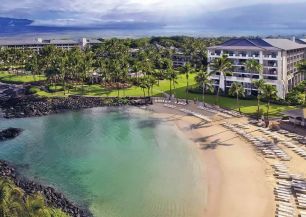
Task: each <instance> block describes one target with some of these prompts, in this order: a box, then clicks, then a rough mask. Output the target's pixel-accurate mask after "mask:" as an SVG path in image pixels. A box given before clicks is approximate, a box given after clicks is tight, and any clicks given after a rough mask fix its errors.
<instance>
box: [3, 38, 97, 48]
mask: <svg viewBox="0 0 306 217" xmlns="http://www.w3.org/2000/svg"><path fill="white" fill-rule="evenodd" d="M100 43H101V42H100V41H99V40H96V39H87V38H81V39H80V40H71V39H42V38H36V39H15V40H4V39H1V40H0V48H1V49H6V48H15V49H31V50H35V51H39V50H41V49H42V48H43V47H45V46H48V45H53V46H56V47H57V48H62V49H71V48H74V47H79V48H81V49H84V48H86V47H91V46H93V45H97V44H100Z"/></svg>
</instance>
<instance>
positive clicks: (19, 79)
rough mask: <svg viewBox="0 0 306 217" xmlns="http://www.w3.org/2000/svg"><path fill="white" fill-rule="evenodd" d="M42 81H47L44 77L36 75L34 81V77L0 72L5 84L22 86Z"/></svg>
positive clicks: (0, 78)
mask: <svg viewBox="0 0 306 217" xmlns="http://www.w3.org/2000/svg"><path fill="white" fill-rule="evenodd" d="M42 80H46V77H45V76H44V75H36V76H35V79H34V77H33V76H32V75H15V74H9V73H7V72H0V81H1V82H4V83H14V84H22V83H31V82H35V81H42Z"/></svg>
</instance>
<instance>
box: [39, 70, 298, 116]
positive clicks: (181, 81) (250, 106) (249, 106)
mask: <svg viewBox="0 0 306 217" xmlns="http://www.w3.org/2000/svg"><path fill="white" fill-rule="evenodd" d="M194 76H195V75H194V74H191V75H190V79H189V84H190V86H191V85H195V81H194ZM57 88H58V89H59V88H60V86H58V87H57ZM185 89H186V78H185V76H184V75H180V76H179V78H178V80H177V84H176V85H175V88H174V90H173V92H174V94H175V96H176V97H177V98H185V97H186V93H185ZM163 92H168V93H169V81H168V80H162V81H160V83H159V85H155V86H154V89H153V96H163V94H162V93H163ZM37 94H38V95H40V96H47V97H55V96H62V97H63V96H68V95H70V94H78V95H81V94H82V88H81V86H79V87H78V88H77V89H76V90H75V89H73V90H72V89H71V90H70V91H69V93H68V92H66V95H64V92H63V91H58V92H55V93H47V92H44V91H40V90H39V91H38V92H37ZM83 94H84V95H87V96H117V95H118V93H117V90H111V91H110V90H107V89H105V88H103V87H101V85H99V84H94V85H86V86H84V93H83ZM119 94H120V96H121V97H123V96H143V91H142V90H141V89H140V88H138V87H134V86H133V87H130V88H126V89H125V90H120V91H119ZM146 94H147V92H146ZM195 98H196V99H199V100H201V99H202V95H201V94H194V93H190V94H188V99H195ZM205 101H206V102H207V103H211V104H214V103H215V102H216V97H215V96H214V95H206V96H205ZM240 104H241V111H242V112H243V113H245V114H255V113H256V112H257V101H256V100H241V102H240ZM219 105H220V106H222V107H226V108H230V109H235V110H238V109H237V107H236V99H234V98H230V97H222V96H220V97H219ZM294 108H295V107H294V106H283V105H274V104H272V105H271V107H270V114H271V115H272V116H279V115H281V114H280V113H281V112H282V111H285V110H290V109H294ZM261 109H262V111H263V112H265V111H266V104H265V103H263V102H261Z"/></svg>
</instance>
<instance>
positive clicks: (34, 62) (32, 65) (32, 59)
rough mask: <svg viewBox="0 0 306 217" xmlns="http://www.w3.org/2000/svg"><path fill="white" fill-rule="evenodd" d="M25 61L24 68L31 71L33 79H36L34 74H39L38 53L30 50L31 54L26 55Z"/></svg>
mask: <svg viewBox="0 0 306 217" xmlns="http://www.w3.org/2000/svg"><path fill="white" fill-rule="evenodd" d="M27 58H28V59H27V61H26V64H25V68H26V70H29V71H31V74H32V75H33V79H34V81H36V75H37V74H39V71H40V68H39V65H38V54H37V53H36V52H31V54H29V55H28V57H27Z"/></svg>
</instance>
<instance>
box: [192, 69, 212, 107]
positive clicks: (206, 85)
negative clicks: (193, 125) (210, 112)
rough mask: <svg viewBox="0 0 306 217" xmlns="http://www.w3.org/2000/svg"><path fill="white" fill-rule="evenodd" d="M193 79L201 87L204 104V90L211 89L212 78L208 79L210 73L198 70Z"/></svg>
mask: <svg viewBox="0 0 306 217" xmlns="http://www.w3.org/2000/svg"><path fill="white" fill-rule="evenodd" d="M195 81H196V82H197V84H198V85H199V86H200V87H202V101H203V105H204V106H205V90H207V89H208V90H212V88H213V85H212V80H211V79H210V74H209V73H208V72H206V71H203V70H200V71H199V72H198V73H197V75H196V76H195Z"/></svg>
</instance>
